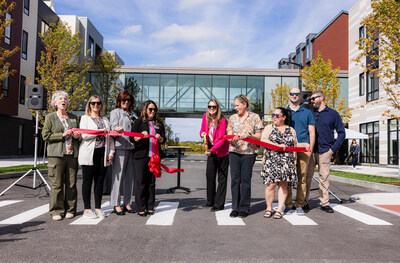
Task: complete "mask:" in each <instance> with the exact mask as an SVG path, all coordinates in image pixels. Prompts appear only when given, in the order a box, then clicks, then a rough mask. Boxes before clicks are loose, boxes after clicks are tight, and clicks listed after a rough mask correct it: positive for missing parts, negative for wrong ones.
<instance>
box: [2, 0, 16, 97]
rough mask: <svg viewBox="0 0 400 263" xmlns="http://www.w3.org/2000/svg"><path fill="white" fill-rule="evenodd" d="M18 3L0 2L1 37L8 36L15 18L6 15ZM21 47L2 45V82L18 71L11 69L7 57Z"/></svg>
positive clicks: (3, 0) (4, 0)
mask: <svg viewBox="0 0 400 263" xmlns="http://www.w3.org/2000/svg"><path fill="white" fill-rule="evenodd" d="M15 5H16V3H15V2H11V4H7V1H6V0H2V1H1V2H0V39H1V40H2V41H3V39H4V38H5V37H6V34H8V33H10V32H9V27H10V25H11V23H12V22H13V19H11V18H8V17H7V16H6V15H7V14H9V13H10V12H11V11H12V10H13V9H14V7H15ZM18 50H19V47H14V48H13V49H11V50H10V49H7V48H4V47H3V45H0V83H1V82H2V81H3V79H6V78H8V76H10V75H13V74H14V73H15V72H16V69H10V68H11V64H10V63H9V62H7V59H8V58H9V57H11V56H13V55H14V54H15V53H17V52H18ZM2 97H3V94H1V95H0V99H1V98H2Z"/></svg>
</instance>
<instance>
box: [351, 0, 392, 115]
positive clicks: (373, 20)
mask: <svg viewBox="0 0 400 263" xmlns="http://www.w3.org/2000/svg"><path fill="white" fill-rule="evenodd" d="M371 8H372V12H371V13H370V14H369V15H367V16H366V17H365V18H364V19H363V20H362V22H361V26H363V27H364V29H365V31H366V34H365V36H364V37H362V38H360V39H359V40H358V41H357V42H356V44H357V45H358V49H359V50H360V54H359V55H358V56H357V57H356V58H355V61H356V62H357V64H358V65H360V66H361V67H363V69H364V71H365V72H369V73H370V74H376V75H377V77H378V78H379V86H380V87H382V88H383V89H384V90H385V92H386V94H385V95H386V96H385V95H384V96H381V98H380V100H385V101H386V102H387V103H388V104H389V105H390V106H392V107H393V109H394V111H393V110H391V109H388V110H386V111H385V112H384V113H383V115H384V116H388V117H390V118H397V119H398V120H400V115H399V110H400V89H399V87H400V86H399V85H400V77H399V76H400V1H395V0H371ZM367 61H368V62H370V63H366V62H367ZM371 62H373V63H371Z"/></svg>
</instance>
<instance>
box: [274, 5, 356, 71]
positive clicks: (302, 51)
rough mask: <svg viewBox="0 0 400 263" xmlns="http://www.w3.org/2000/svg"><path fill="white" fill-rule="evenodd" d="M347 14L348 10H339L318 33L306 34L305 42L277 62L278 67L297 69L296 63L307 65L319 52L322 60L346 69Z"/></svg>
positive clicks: (334, 66) (335, 66)
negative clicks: (328, 60)
mask: <svg viewBox="0 0 400 263" xmlns="http://www.w3.org/2000/svg"><path fill="white" fill-rule="evenodd" d="M348 16H349V15H348V12H346V11H341V12H340V13H339V14H337V15H336V16H335V17H334V18H333V19H332V20H331V21H330V22H329V23H328V24H327V25H326V26H325V27H324V28H323V29H322V30H321V31H320V32H319V33H310V34H308V35H307V36H306V39H305V42H302V43H299V44H298V45H297V46H296V49H295V52H291V53H290V54H289V55H288V57H287V58H282V59H281V60H280V61H279V62H278V68H280V69H297V68H299V66H298V65H302V66H303V67H304V66H309V65H310V62H311V60H313V59H315V58H317V55H318V52H321V54H322V58H323V59H324V60H327V59H330V60H331V61H332V66H333V68H337V67H340V69H341V70H347V69H348ZM287 62H289V63H287ZM293 63H295V64H293ZM296 64H298V65H296Z"/></svg>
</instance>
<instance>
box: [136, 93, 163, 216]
mask: <svg viewBox="0 0 400 263" xmlns="http://www.w3.org/2000/svg"><path fill="white" fill-rule="evenodd" d="M157 111H158V108H157V106H156V103H155V102H154V101H151V100H148V101H146V102H144V104H143V107H142V111H141V114H140V117H139V118H138V119H137V120H135V122H134V123H133V126H132V132H138V133H142V134H143V135H144V136H147V135H153V136H154V137H155V138H140V137H135V138H134V140H135V144H136V146H135V152H134V154H133V159H134V164H135V171H136V174H135V184H134V188H135V203H136V209H137V211H138V215H139V216H146V215H147V214H149V215H152V214H153V213H154V204H155V187H156V178H155V176H154V173H152V172H150V168H149V166H148V163H149V161H150V157H152V156H153V155H154V154H156V152H157V150H156V148H155V147H156V141H155V140H158V142H159V143H163V142H165V131H164V125H163V123H162V122H161V120H160V119H159V117H158V114H157ZM158 147H159V146H158ZM158 152H160V149H158Z"/></svg>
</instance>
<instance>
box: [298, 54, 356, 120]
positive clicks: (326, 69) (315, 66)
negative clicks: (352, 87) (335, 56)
mask: <svg viewBox="0 0 400 263" xmlns="http://www.w3.org/2000/svg"><path fill="white" fill-rule="evenodd" d="M339 71H340V68H339V67H337V68H336V69H332V62H331V60H330V59H328V61H326V62H325V61H324V60H323V59H322V55H321V53H320V52H318V57H317V58H316V59H313V60H311V65H310V66H309V67H305V68H304V69H300V77H301V81H302V86H303V88H304V89H305V90H306V91H318V90H319V91H322V92H323V93H324V95H325V102H326V105H327V106H329V107H330V108H332V109H334V110H336V111H337V112H339V114H340V116H341V117H342V120H343V122H344V123H348V122H349V121H350V119H351V108H349V107H345V101H346V100H345V98H342V99H340V86H341V84H340V81H339V79H338V78H337V74H338V73H339Z"/></svg>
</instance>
